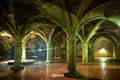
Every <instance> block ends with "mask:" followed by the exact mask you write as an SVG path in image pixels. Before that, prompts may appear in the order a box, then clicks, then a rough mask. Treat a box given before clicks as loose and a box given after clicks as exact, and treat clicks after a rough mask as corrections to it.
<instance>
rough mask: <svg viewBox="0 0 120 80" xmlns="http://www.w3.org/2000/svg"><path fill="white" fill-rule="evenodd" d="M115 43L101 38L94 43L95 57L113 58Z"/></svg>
mask: <svg viewBox="0 0 120 80" xmlns="http://www.w3.org/2000/svg"><path fill="white" fill-rule="evenodd" d="M113 48H114V45H113V43H112V42H111V41H110V40H109V39H107V38H105V37H99V38H97V39H96V41H95V43H94V57H113V52H114V49H113Z"/></svg>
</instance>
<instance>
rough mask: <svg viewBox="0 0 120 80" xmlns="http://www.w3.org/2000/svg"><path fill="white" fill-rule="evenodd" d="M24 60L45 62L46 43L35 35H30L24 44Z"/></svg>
mask: <svg viewBox="0 0 120 80" xmlns="http://www.w3.org/2000/svg"><path fill="white" fill-rule="evenodd" d="M26 58H27V59H34V60H40V61H45V60H46V43H45V41H44V40H43V39H42V38H41V37H40V36H39V35H37V34H32V35H30V36H29V39H28V40H27V42H26Z"/></svg>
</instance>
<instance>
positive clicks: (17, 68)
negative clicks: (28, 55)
mask: <svg viewBox="0 0 120 80" xmlns="http://www.w3.org/2000/svg"><path fill="white" fill-rule="evenodd" d="M11 69H12V70H14V71H20V70H21V69H24V66H23V65H21V66H19V67H15V66H13V67H11Z"/></svg>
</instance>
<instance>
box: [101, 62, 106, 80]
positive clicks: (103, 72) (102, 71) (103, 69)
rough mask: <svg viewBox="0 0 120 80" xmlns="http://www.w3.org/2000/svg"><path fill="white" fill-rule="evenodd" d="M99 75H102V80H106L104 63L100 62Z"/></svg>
mask: <svg viewBox="0 0 120 80" xmlns="http://www.w3.org/2000/svg"><path fill="white" fill-rule="evenodd" d="M101 69H102V70H101V74H102V79H103V80H106V79H105V77H106V63H105V62H101Z"/></svg>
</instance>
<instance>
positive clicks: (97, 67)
mask: <svg viewBox="0 0 120 80" xmlns="http://www.w3.org/2000/svg"><path fill="white" fill-rule="evenodd" d="M10 67H11V65H7V64H5V63H0V80H120V64H115V63H114V64H107V62H94V63H91V64H89V65H86V64H82V63H81V62H78V63H77V70H78V71H79V72H80V75H81V76H80V78H78V79H75V78H66V77H64V76H63V73H64V72H65V71H66V63H44V62H35V63H34V64H31V65H25V68H24V69H23V70H21V71H19V72H14V71H12V70H11V69H10Z"/></svg>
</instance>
